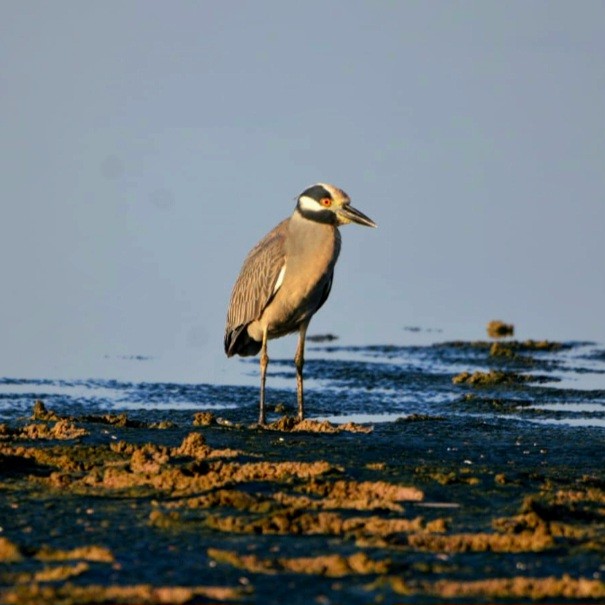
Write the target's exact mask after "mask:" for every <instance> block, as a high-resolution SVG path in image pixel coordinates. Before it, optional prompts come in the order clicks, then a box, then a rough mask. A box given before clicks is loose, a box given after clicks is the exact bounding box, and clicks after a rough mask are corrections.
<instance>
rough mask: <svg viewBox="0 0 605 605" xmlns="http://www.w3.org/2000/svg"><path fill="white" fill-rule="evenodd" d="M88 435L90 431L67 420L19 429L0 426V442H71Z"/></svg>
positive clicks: (36, 423) (30, 425) (35, 423)
mask: <svg viewBox="0 0 605 605" xmlns="http://www.w3.org/2000/svg"><path fill="white" fill-rule="evenodd" d="M86 435H88V431H87V430H86V429H85V428H83V427H79V426H76V425H75V424H74V423H73V422H71V421H70V420H67V419H60V420H57V421H55V422H53V424H50V425H49V424H48V423H47V422H32V423H30V424H26V425H25V426H22V427H18V428H10V427H8V426H7V425H6V424H0V440H2V441H14V440H29V441H36V440H47V441H71V440H74V439H79V438H80V437H84V436H86Z"/></svg>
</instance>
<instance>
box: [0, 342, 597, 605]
mask: <svg viewBox="0 0 605 605" xmlns="http://www.w3.org/2000/svg"><path fill="white" fill-rule="evenodd" d="M460 346H469V347H470V346H483V345H477V344H475V345H473V344H472V343H470V344H468V343H467V344H461V345H460ZM537 346H538V345H527V344H526V345H525V346H524V345H523V344H522V343H521V344H519V343H517V344H510V345H509V346H508V348H507V347H506V346H505V345H500V346H499V347H498V348H497V349H498V350H497V351H496V352H495V353H494V352H493V350H492V353H491V354H492V355H497V356H504V357H507V356H508V357H510V356H519V355H521V356H527V355H531V351H532V350H534V349H535V348H536V347H537ZM490 348H491V349H493V347H492V345H490ZM554 348H555V347H554V346H553V349H554ZM503 351H504V352H503ZM506 351H508V352H506ZM473 376H477V377H476V378H475V379H473ZM452 378H453V382H452V384H453V388H460V389H461V392H460V400H459V405H460V407H461V408H463V407H464V406H468V405H496V406H497V405H506V402H502V401H501V402H500V403H498V402H497V401H496V400H495V399H490V398H487V397H484V396H483V395H482V391H481V389H482V387H484V386H485V385H486V384H489V385H491V386H493V385H494V384H496V385H500V384H506V385H508V386H510V385H511V384H515V383H518V384H519V385H520V387H521V386H522V385H525V384H526V383H527V381H528V380H529V379H528V378H527V375H524V376H522V377H516V376H515V374H514V373H513V372H500V373H499V374H494V373H492V374H491V375H490V373H489V372H484V373H470V372H466V373H465V375H464V377H463V378H460V375H458V376H457V377H452ZM486 381H487V382H486ZM490 381H491V382H490ZM508 403H509V404H510V405H512V402H511V401H509V402H508ZM139 416H141V415H139ZM150 416H151V415H150ZM603 445H604V442H603V431H602V430H594V429H593V430H580V429H569V430H565V431H561V429H560V427H547V426H545V427H540V429H539V430H538V429H536V428H535V427H531V426H521V425H517V424H511V422H510V421H508V420H498V419H492V420H489V421H488V420H485V419H484V418H481V417H477V418H472V417H469V416H456V415H455V414H454V415H451V416H447V417H442V416H432V415H428V414H427V415H413V416H409V417H402V418H401V419H399V420H397V421H395V422H389V423H384V424H381V425H376V426H374V427H371V426H368V425H358V424H354V423H348V424H346V425H334V424H331V423H329V422H327V421H317V420H306V421H305V422H304V423H301V424H297V423H296V422H294V420H293V419H291V418H288V417H281V418H277V419H276V420H275V422H273V423H272V424H271V425H270V426H269V427H268V428H265V429H260V428H258V427H256V426H254V425H251V424H248V423H245V422H241V423H240V422H237V420H224V419H221V418H218V417H216V416H215V415H214V414H212V413H211V412H204V411H203V410H200V412H198V413H180V414H174V415H173V419H170V420H166V419H162V420H158V419H145V418H144V417H139V418H134V417H130V416H129V415H126V414H123V413H120V414H99V415H90V414H88V415H79V416H77V415H75V416H68V415H61V414H59V413H57V412H56V411H54V410H52V409H48V408H47V407H46V406H45V405H44V403H43V402H40V401H38V402H35V403H34V402H32V411H31V416H30V417H29V418H22V419H20V420H19V421H18V422H15V423H11V424H10V425H0V490H1V492H2V497H1V502H0V520H1V525H2V533H0V583H1V585H0V601H1V602H2V603H7V604H23V605H25V604H34V603H35V604H44V603H48V604H50V603H53V604H54V603H62V604H76V603H150V604H152V603H218V602H227V603H281V602H291V603H320V604H329V603H344V602H346V603H371V602H375V603H406V602H408V603H436V602H444V601H447V602H452V603H467V602H477V603H485V602H502V603H506V602H530V601H534V600H539V601H540V602H547V603H563V602H595V603H597V602H605V582H604V581H603V573H605V568H604V566H603V565H604V564H603V560H604V559H603V554H604V552H605V472H604V469H603Z"/></svg>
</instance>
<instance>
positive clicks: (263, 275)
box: [225, 219, 289, 350]
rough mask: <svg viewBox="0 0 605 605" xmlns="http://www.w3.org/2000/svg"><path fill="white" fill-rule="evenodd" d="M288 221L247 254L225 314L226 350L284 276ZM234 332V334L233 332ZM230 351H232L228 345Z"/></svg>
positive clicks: (264, 304) (275, 290)
mask: <svg viewBox="0 0 605 605" xmlns="http://www.w3.org/2000/svg"><path fill="white" fill-rule="evenodd" d="M288 220H289V219H286V220H285V221H282V222H281V223H280V224H279V225H277V227H275V229H273V231H271V232H270V233H268V234H267V235H266V236H265V237H264V238H263V239H262V240H261V241H260V242H259V243H258V244H257V245H256V246H255V247H254V248H252V250H251V251H250V253H249V254H248V256H247V257H246V259H245V260H244V264H243V266H242V270H241V271H240V274H239V277H238V278H237V281H236V282H235V285H234V286H233V291H232V293H231V302H230V304H229V311H228V312H227V325H226V328H225V349H226V350H227V349H228V348H229V347H228V343H232V344H235V342H234V341H235V340H236V339H237V337H238V336H239V335H240V332H241V327H242V326H245V325H247V324H249V323H250V322H251V321H254V320H255V319H258V318H259V317H260V316H261V314H262V312H263V310H264V309H265V307H266V306H267V305H268V304H269V302H270V301H271V299H272V298H273V296H275V293H276V292H277V290H278V289H279V287H280V286H281V283H282V282H283V278H284V275H285V248H284V241H285V237H286V231H287V227H288ZM236 332H237V333H236ZM231 348H233V347H232V346H231Z"/></svg>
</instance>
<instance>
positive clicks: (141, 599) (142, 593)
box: [0, 583, 250, 605]
mask: <svg viewBox="0 0 605 605" xmlns="http://www.w3.org/2000/svg"><path fill="white" fill-rule="evenodd" d="M249 592H250V590H248V589H246V588H245V587H229V586H152V585H151V584H135V585H130V586H124V585H109V586H103V585H97V584H91V585H87V586H80V585H77V586H76V585H74V584H69V583H67V584H63V585H60V586H50V585H44V584H43V585H41V584H38V583H34V584H32V585H30V586H18V587H16V588H8V589H0V599H1V600H2V603H5V604H6V605H57V603H61V604H77V603H120V604H121V605H180V604H181V603H182V604H184V603H189V602H213V601H226V602H230V601H237V602H239V601H241V600H242V599H244V598H245V596H246V595H247V594H248V593H249ZM201 599H203V601H200V600H201Z"/></svg>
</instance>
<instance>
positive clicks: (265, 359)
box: [258, 328, 269, 425]
mask: <svg viewBox="0 0 605 605" xmlns="http://www.w3.org/2000/svg"><path fill="white" fill-rule="evenodd" d="M268 365H269V355H267V329H266V328H265V330H263V342H262V345H261V349H260V414H259V417H258V423H259V424H260V425H264V424H265V420H266V419H265V381H266V378H267V366H268Z"/></svg>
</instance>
